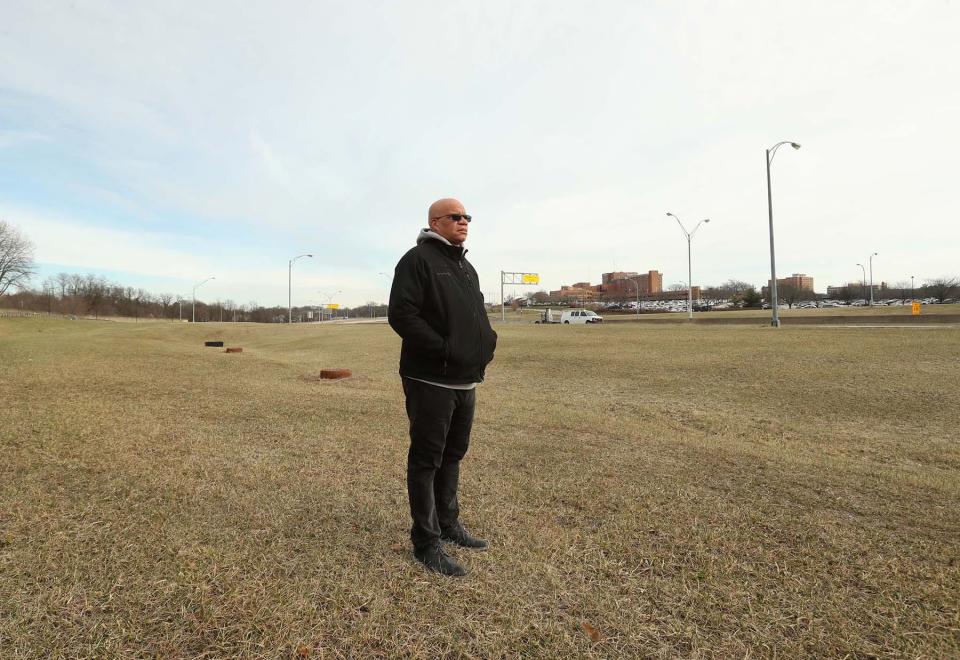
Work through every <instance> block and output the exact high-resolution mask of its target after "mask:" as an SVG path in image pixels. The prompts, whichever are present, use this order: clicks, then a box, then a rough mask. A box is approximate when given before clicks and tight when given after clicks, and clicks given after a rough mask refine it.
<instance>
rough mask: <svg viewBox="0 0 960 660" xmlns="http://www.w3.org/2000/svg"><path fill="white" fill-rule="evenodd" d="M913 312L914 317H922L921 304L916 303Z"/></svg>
mask: <svg viewBox="0 0 960 660" xmlns="http://www.w3.org/2000/svg"><path fill="white" fill-rule="evenodd" d="M912 308H913V309H912V311H913V315H914V316H920V303H918V302H915V303H913V305H912Z"/></svg>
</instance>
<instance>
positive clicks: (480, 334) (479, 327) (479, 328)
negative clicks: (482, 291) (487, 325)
mask: <svg viewBox="0 0 960 660" xmlns="http://www.w3.org/2000/svg"><path fill="white" fill-rule="evenodd" d="M457 264H459V266H460V272H461V273H463V275H464V276H465V277H467V283H468V288H469V289H470V291H471V292H472V291H473V282H470V281H469V279H470V278H469V275H467V273H466V272H465V270H464V268H463V259H460V260H459V261H458V262H457ZM484 313H486V309H484ZM473 318H474V319H475V320H476V321H477V337H478V338H479V339H480V369H483V365H484V364H485V362H484V360H485V358H484V355H483V324H482V323H480V316H479V314H477V309H476V307H474V309H473ZM477 378H480V375H479V373H478V374H477ZM480 381H481V382H483V378H480Z"/></svg>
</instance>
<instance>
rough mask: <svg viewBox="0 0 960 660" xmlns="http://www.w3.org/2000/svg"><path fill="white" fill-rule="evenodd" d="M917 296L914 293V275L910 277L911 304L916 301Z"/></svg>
mask: <svg viewBox="0 0 960 660" xmlns="http://www.w3.org/2000/svg"><path fill="white" fill-rule="evenodd" d="M916 298H917V296H916V294H915V293H914V292H913V275H911V276H910V302H913V301H914V300H916Z"/></svg>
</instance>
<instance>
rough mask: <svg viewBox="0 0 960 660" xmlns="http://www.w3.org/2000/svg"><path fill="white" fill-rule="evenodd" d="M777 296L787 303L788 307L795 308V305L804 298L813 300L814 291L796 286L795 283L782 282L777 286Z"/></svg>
mask: <svg viewBox="0 0 960 660" xmlns="http://www.w3.org/2000/svg"><path fill="white" fill-rule="evenodd" d="M777 298H779V300H780V302H782V303H787V307H789V308H790V309H793V306H794V305H796V304H797V303H798V302H801V301H803V300H811V299H812V298H813V291H811V290H810V289H804V288H803V287H800V286H796V285H795V284H781V285H780V286H778V287H777Z"/></svg>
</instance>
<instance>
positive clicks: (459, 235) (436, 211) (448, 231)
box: [427, 197, 468, 245]
mask: <svg viewBox="0 0 960 660" xmlns="http://www.w3.org/2000/svg"><path fill="white" fill-rule="evenodd" d="M466 212H467V211H466V209H464V208H463V204H461V203H460V201H459V200H457V199H454V198H452V197H446V198H444V199H438V200H437V201H435V202H434V203H433V204H431V205H430V209H429V210H428V211H427V222H428V223H429V225H430V229H432V230H433V231H435V232H436V233H438V234H440V235H441V236H443V237H444V238H445V239H447V240H448V241H450V242H451V243H453V244H454V245H462V244H463V242H464V241H465V240H467V227H468V224H467V221H466V220H460V221H457V222H454V221H453V219H452V218H451V217H450V215H451V214H454V213H455V214H459V215H463V214H465V213H466Z"/></svg>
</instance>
